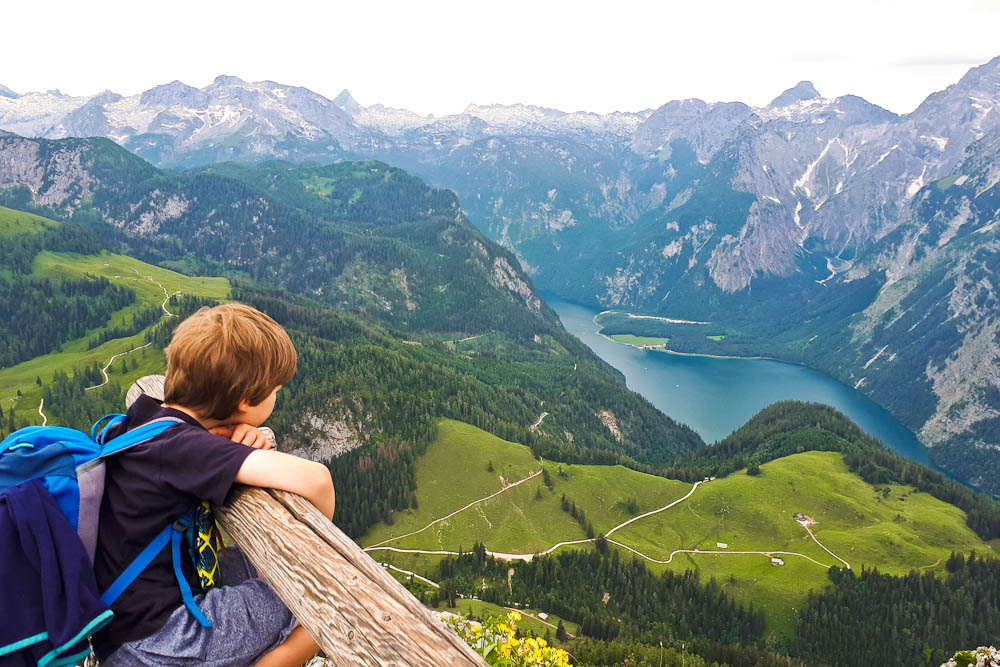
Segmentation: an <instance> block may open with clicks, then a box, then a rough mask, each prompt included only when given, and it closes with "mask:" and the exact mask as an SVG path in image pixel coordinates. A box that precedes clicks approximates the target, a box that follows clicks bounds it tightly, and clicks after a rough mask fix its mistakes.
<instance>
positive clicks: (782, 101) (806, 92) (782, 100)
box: [768, 81, 821, 107]
mask: <svg viewBox="0 0 1000 667" xmlns="http://www.w3.org/2000/svg"><path fill="white" fill-rule="evenodd" d="M819 98H821V95H820V94H819V91H817V90H816V87H815V86H813V85H812V81H799V82H798V83H797V84H795V85H794V86H793V87H791V88H789V89H788V90H786V91H785V92H783V93H782V94H780V95H778V96H777V97H775V98H774V99H773V100H771V103H770V104H769V105H768V106H769V107H787V106H788V105H790V104H795V103H797V102H805V101H806V100H815V99H819Z"/></svg>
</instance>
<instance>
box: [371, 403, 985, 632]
mask: <svg viewBox="0 0 1000 667" xmlns="http://www.w3.org/2000/svg"><path fill="white" fill-rule="evenodd" d="M437 429H438V435H437V437H436V439H435V440H434V442H433V443H432V444H431V445H430V446H429V447H428V449H427V453H426V454H425V455H424V456H423V457H421V458H420V459H419V460H418V461H417V463H416V480H417V492H416V496H417V500H418V504H417V508H411V509H410V510H407V511H404V512H397V513H394V514H393V516H392V519H391V523H380V524H379V525H377V526H376V527H375V528H374V529H373V530H371V531H370V532H369V533H367V534H366V535H365V536H364V537H363V538H361V540H360V543H361V544H362V545H363V546H364V547H365V548H366V550H367V551H368V552H369V553H370V554H372V555H373V556H374V557H375V558H377V559H378V560H380V561H383V562H387V563H392V564H394V565H395V566H398V567H401V568H404V569H408V570H413V571H415V572H417V573H420V574H422V575H424V576H427V577H429V578H431V579H432V580H433V579H434V578H435V576H436V569H437V565H438V563H439V562H440V559H441V557H442V556H447V555H453V556H454V555H458V552H459V551H460V549H464V550H465V551H466V552H468V551H469V550H470V549H471V548H472V546H473V544H476V543H481V544H483V545H484V546H485V548H486V550H487V553H488V554H492V555H493V556H495V557H496V558H497V559H498V560H515V561H516V560H530V559H531V558H533V557H537V556H538V554H545V553H552V552H554V551H556V550H562V549H585V550H592V549H593V548H594V547H593V543H594V541H595V539H597V538H596V536H595V537H594V538H588V536H587V531H586V529H585V527H584V526H583V525H581V522H580V521H579V520H577V519H575V518H574V517H573V515H572V514H570V512H568V511H564V510H563V509H562V508H561V507H560V505H561V499H562V498H563V497H565V498H566V500H567V501H568V502H569V503H572V507H573V512H575V513H579V514H582V515H584V516H585V517H586V519H585V521H586V522H587V524H589V525H592V530H593V531H594V532H595V533H596V535H599V536H606V537H607V541H608V543H610V544H611V547H610V548H611V549H612V550H617V551H619V553H620V555H621V556H622V557H623V558H626V559H631V558H633V557H637V558H640V559H642V560H643V562H645V563H646V565H647V566H648V567H650V568H651V569H653V570H654V571H662V570H663V569H670V570H673V571H676V572H684V571H686V570H689V569H693V570H694V571H697V572H699V573H700V574H701V575H702V576H703V578H705V579H706V580H707V579H708V578H711V577H714V578H715V579H716V580H718V581H719V582H720V583H721V584H722V586H723V589H724V590H726V591H727V592H728V593H729V594H730V595H731V596H733V597H734V598H735V599H737V600H741V601H742V602H744V603H745V604H749V603H750V602H751V601H752V602H753V603H754V605H755V606H756V607H757V608H761V609H763V610H764V611H765V613H766V615H767V618H768V628H769V630H770V631H771V632H772V633H776V634H778V635H783V636H789V635H790V634H791V632H792V630H793V627H794V618H795V614H794V608H795V607H797V606H799V605H801V604H802V603H803V602H804V601H805V598H806V597H807V594H808V593H809V591H810V590H813V589H822V588H823V587H825V586H826V585H827V584H828V579H827V577H826V570H827V569H828V568H829V567H831V566H845V561H846V562H848V563H850V565H851V568H852V569H855V570H857V571H860V569H861V568H862V567H869V568H870V567H877V568H878V569H879V570H880V571H882V572H889V573H893V574H905V573H906V572H908V571H910V570H911V569H917V570H926V571H936V572H939V573H942V572H944V562H945V561H946V560H947V559H948V557H949V555H950V554H951V553H952V551H955V550H958V551H966V550H972V549H977V550H979V551H980V552H984V551H985V552H990V551H991V550H992V549H993V546H992V545H990V544H987V543H985V542H983V541H982V540H981V539H980V538H978V537H977V536H976V535H975V534H974V533H972V531H970V530H969V528H968V527H967V526H966V525H965V523H964V520H963V517H962V513H961V512H960V511H958V510H957V509H956V508H954V507H952V506H949V505H947V504H945V503H942V502H941V501H938V500H936V499H934V498H932V497H931V496H929V495H928V494H922V493H918V492H915V491H914V490H913V488H912V487H907V486H904V485H895V484H891V485H886V486H882V487H876V486H872V485H869V484H866V483H865V482H863V481H862V480H860V479H858V478H857V477H856V476H854V475H853V474H851V473H850V472H848V470H847V469H846V467H845V466H844V464H843V462H842V460H841V458H842V457H841V455H839V454H837V453H834V452H808V453H802V454H794V455H792V456H789V457H786V458H781V459H778V460H776V461H772V462H771V463H767V464H764V465H762V466H761V472H760V474H759V476H756V477H755V476H749V475H747V474H746V472H745V471H743V472H740V473H736V474H733V475H730V476H728V477H726V478H719V479H711V480H710V481H702V482H696V483H695V484H694V485H693V486H692V485H691V484H688V483H684V482H680V481H677V480H670V479H664V478H662V477H655V476H650V475H644V474H642V473H638V472H635V471H631V470H628V469H626V468H622V467H608V466H586V465H569V464H560V463H556V462H542V463H541V465H542V466H543V467H544V468H545V470H546V471H547V473H548V478H549V480H550V481H551V486H550V485H549V484H546V483H545V481H544V480H543V479H541V478H540V476H539V474H538V471H539V465H540V464H539V461H538V460H537V459H535V458H534V457H533V455H532V454H531V452H530V450H529V449H528V448H526V447H524V446H522V445H517V444H515V443H510V442H504V441H502V440H500V439H498V438H496V437H494V436H491V435H489V434H488V433H484V432H483V431H480V430H478V429H475V428H474V427H470V426H468V425H466V424H461V423H458V422H451V421H442V422H439V423H438V425H437ZM491 468H492V471H491V470H490V469H491ZM512 481H514V482H516V485H515V484H512ZM799 515H806V516H807V517H809V520H808V521H806V520H804V521H803V522H804V523H805V524H806V525H803V522H800V521H798V520H797V516H799ZM813 521H815V523H812V522H813ZM814 536H815V539H814ZM723 545H724V546H723ZM554 547H555V548H554ZM423 552H427V553H423ZM773 557H778V558H780V559H781V561H782V564H781V565H774V564H772V558H773Z"/></svg>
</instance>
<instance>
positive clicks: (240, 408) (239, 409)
mask: <svg viewBox="0 0 1000 667" xmlns="http://www.w3.org/2000/svg"><path fill="white" fill-rule="evenodd" d="M251 407H252V406H251V405H250V401H248V400H247V399H245V398H241V399H240V402H239V403H237V404H236V414H246V413H247V412H249V411H250V408H251Z"/></svg>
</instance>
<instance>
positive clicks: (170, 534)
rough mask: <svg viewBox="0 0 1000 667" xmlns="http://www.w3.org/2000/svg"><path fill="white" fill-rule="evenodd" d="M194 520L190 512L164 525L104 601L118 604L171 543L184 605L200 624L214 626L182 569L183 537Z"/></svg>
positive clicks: (123, 573) (115, 583) (106, 593)
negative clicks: (191, 520) (191, 519)
mask: <svg viewBox="0 0 1000 667" xmlns="http://www.w3.org/2000/svg"><path fill="white" fill-rule="evenodd" d="M189 523H190V517H189V514H185V515H184V516H182V517H181V518H179V519H177V521H175V522H173V523H171V524H168V525H166V526H164V527H163V530H161V531H160V532H159V534H158V535H157V536H156V537H154V538H153V540H152V541H151V542H150V543H149V544H147V545H146V548H145V549H143V550H142V552H140V553H139V555H138V556H136V557H135V559H134V560H133V561H132V562H131V563H129V565H128V567H126V568H125V571H124V572H122V573H121V574H120V575H118V578H117V579H115V581H114V582H113V583H112V584H111V586H109V587H108V590H106V591H104V593H103V594H102V595H101V602H103V603H104V604H105V605H107V606H109V607H110V606H111V605H113V604H114V603H115V600H117V599H118V598H119V596H121V594H122V593H124V592H125V589H126V588H128V587H129V586H130V585H131V584H132V582H133V581H135V579H136V577H138V576H139V575H140V574H141V573H142V571H143V570H145V569H146V568H147V567H148V566H149V564H150V563H152V562H153V559H154V558H156V555H157V554H159V553H160V552H161V551H163V549H164V547H166V546H167V544H170V551H171V560H172V561H173V567H174V577H176V579H177V585H178V587H179V588H180V590H181V600H182V601H183V602H184V606H185V607H187V608H188V611H189V612H191V615H192V616H194V617H195V620H197V621H198V624H199V625H201V627H203V628H210V627H212V622H211V621H209V620H208V618H207V617H206V616H205V614H204V613H203V612H202V611H201V609H200V608H199V607H198V603H197V602H196V601H195V599H194V596H193V595H192V593H191V586H189V585H188V582H187V579H186V578H185V577H184V573H183V572H182V571H181V537H182V536H183V534H184V531H185V530H186V529H187V527H188V524H189Z"/></svg>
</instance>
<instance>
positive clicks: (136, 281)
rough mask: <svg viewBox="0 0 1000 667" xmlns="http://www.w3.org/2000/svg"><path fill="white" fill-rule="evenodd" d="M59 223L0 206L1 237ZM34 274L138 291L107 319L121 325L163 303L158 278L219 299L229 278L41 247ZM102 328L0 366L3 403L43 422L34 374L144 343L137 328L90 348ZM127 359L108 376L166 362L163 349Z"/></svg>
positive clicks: (159, 368)
mask: <svg viewBox="0 0 1000 667" xmlns="http://www.w3.org/2000/svg"><path fill="white" fill-rule="evenodd" d="M57 224H58V223H55V222H52V221H50V220H46V219H45V218H41V217H39V216H33V215H31V214H28V213H22V212H20V211H11V210H10V209H4V208H0V237H2V236H13V235H16V234H26V233H37V232H38V231H41V228H42V227H43V226H51V225H57ZM105 265H107V266H105ZM32 275H33V276H35V277H40V278H50V279H52V280H61V279H64V278H72V279H80V278H85V277H87V276H99V277H103V278H107V279H108V280H110V281H111V282H112V283H113V284H120V285H122V286H124V287H127V288H129V289H132V290H133V291H135V293H136V297H137V298H136V301H135V303H134V304H132V305H130V306H128V307H126V308H123V309H121V310H119V311H116V312H115V313H112V314H111V316H110V318H109V320H108V323H107V324H106V325H105V326H107V327H114V326H118V325H121V324H123V323H124V322H126V321H127V319H128V317H129V316H130V315H132V314H134V313H136V312H138V311H140V310H143V309H145V308H148V307H151V306H152V307H159V306H160V304H161V303H163V299H164V294H163V288H161V287H160V285H157V284H156V282H158V283H160V284H162V285H163V287H164V288H166V289H167V291H168V292H169V293H171V294H172V293H173V292H175V291H177V290H181V291H182V292H183V293H184V294H190V295H194V296H203V297H212V298H220V299H222V298H225V297H226V296H227V295H228V294H229V281H228V280H226V279H225V278H196V277H190V276H185V275H182V274H180V273H176V272H174V271H170V270H168V269H163V268H160V267H156V266H152V265H151V264H146V263H145V262H140V261H139V260H137V259H133V258H131V257H127V256H125V255H112V254H101V255H71V254H65V253H52V252H42V253H40V254H39V255H38V257H36V258H35V265H34V270H33V272H32ZM116 276H117V277H116ZM150 278H152V280H150ZM153 281H156V282H153ZM167 309H168V310H169V309H170V305H169V304H167ZM102 329H103V327H101V328H98V329H94V330H92V331H89V332H88V333H87V336H84V337H82V338H79V339H77V340H73V341H69V342H67V343H65V344H64V345H63V346H62V350H61V351H60V352H52V353H50V354H46V355H43V356H40V357H35V358H34V359H30V360H28V361H25V362H22V363H20V364H17V365H16V366H13V367H11V368H4V369H0V401H2V402H3V403H2V405H3V407H4V409H7V408H10V407H14V408H15V409H16V410H17V413H18V415H19V416H20V418H22V419H28V418H30V419H33V420H35V421H36V422H37V423H41V421H42V419H41V417H40V416H39V415H38V412H37V410H38V403H39V400H40V399H41V396H42V387H39V386H38V385H37V384H36V378H39V377H40V378H41V379H42V382H43V383H45V382H48V381H49V380H51V378H52V375H53V374H54V373H55V371H57V370H63V371H66V372H70V371H71V370H72V369H74V368H79V367H83V366H87V365H90V364H92V363H94V362H98V363H99V364H100V365H101V366H102V367H103V366H104V364H106V363H107V361H108V360H109V359H110V358H111V357H112V356H113V355H116V354H119V353H121V352H126V351H128V350H131V349H132V348H135V347H138V346H140V345H144V344H145V340H144V336H143V333H142V332H140V333H138V334H136V335H133V336H129V337H126V338H118V339H114V340H110V341H107V342H106V343H104V344H102V345H100V346H98V347H96V348H94V349H92V350H88V349H87V340H88V339H89V338H90V337H91V336H94V335H95V334H97V333H99V332H100V331H101V330H102ZM128 359H129V362H130V364H131V362H132V361H138V362H139V366H138V368H136V369H130V370H129V372H128V373H126V374H125V375H122V374H121V373H120V364H119V363H116V364H115V365H114V366H113V368H112V369H109V374H110V376H111V377H112V378H113V379H115V380H118V381H119V382H121V383H122V384H123V385H127V384H129V383H131V382H132V381H134V380H135V379H137V378H139V377H142V376H143V375H148V374H149V373H162V372H163V369H164V367H165V360H164V357H163V354H162V353H161V352H160V351H159V350H153V349H144V350H141V351H138V352H135V353H133V354H132V355H129V357H128ZM18 389H20V390H21V393H22V397H21V398H20V399H16V400H15V399H14V397H15V395H16V393H17V390H18Z"/></svg>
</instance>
